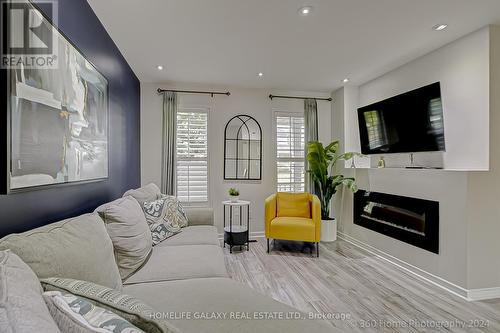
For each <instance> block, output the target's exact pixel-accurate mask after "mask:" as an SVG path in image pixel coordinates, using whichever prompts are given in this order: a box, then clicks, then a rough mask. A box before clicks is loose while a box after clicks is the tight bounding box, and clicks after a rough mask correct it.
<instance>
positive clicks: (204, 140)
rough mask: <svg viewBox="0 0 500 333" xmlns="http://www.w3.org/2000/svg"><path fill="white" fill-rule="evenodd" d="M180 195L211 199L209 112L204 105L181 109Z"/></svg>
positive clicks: (193, 199)
mask: <svg viewBox="0 0 500 333" xmlns="http://www.w3.org/2000/svg"><path fill="white" fill-rule="evenodd" d="M177 197H178V199H179V200H180V201H182V202H186V203H206V202H208V114H207V112H206V110H203V109H200V110H198V109H189V110H188V109H181V110H179V111H178V112H177Z"/></svg>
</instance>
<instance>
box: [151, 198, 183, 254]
mask: <svg viewBox="0 0 500 333" xmlns="http://www.w3.org/2000/svg"><path fill="white" fill-rule="evenodd" d="M170 202H171V200H170V199H169V197H167V196H165V197H162V198H161V199H158V200H154V201H146V202H144V203H143V205H142V209H143V210H144V215H145V216H146V221H147V222H148V224H149V229H150V230H151V237H152V238H153V246H154V245H157V244H158V243H160V242H162V241H164V240H165V239H167V238H169V237H172V236H173V235H175V234H177V233H179V232H181V230H182V229H181V225H180V224H179V218H178V216H177V215H178V213H177V210H176V209H175V208H173V207H172V205H169V203H170Z"/></svg>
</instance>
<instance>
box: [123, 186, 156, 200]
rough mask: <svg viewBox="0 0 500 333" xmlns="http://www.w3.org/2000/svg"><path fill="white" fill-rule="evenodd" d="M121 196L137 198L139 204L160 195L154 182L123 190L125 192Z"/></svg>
mask: <svg viewBox="0 0 500 333" xmlns="http://www.w3.org/2000/svg"><path fill="white" fill-rule="evenodd" d="M123 196H124V197H128V196H131V197H133V198H134V199H135V200H137V202H138V203H139V204H140V205H142V204H143V203H144V201H153V200H156V199H159V198H160V197H161V191H160V189H159V188H158V186H156V184H154V183H150V184H148V185H145V186H143V187H140V188H137V189H133V190H128V191H127V192H125V194H123Z"/></svg>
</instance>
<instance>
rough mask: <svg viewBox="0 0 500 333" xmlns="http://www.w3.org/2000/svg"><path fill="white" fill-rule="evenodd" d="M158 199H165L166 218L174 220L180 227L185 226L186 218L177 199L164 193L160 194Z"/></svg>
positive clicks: (186, 223)
mask: <svg viewBox="0 0 500 333" xmlns="http://www.w3.org/2000/svg"><path fill="white" fill-rule="evenodd" d="M160 199H163V200H165V206H166V209H167V211H168V212H167V216H166V218H167V219H169V220H171V221H174V223H176V224H178V225H179V226H180V227H181V228H184V227H187V226H188V219H187V216H186V212H185V211H184V207H182V204H181V202H180V201H179V199H177V198H176V197H174V196H172V195H166V194H162V195H161V197H160Z"/></svg>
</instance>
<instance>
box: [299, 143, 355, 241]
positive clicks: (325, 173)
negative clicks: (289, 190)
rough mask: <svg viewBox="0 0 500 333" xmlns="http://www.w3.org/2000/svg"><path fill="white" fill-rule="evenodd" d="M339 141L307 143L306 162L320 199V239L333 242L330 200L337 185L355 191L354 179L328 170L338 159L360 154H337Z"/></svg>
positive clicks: (334, 233) (334, 234) (344, 159)
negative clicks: (326, 144)
mask: <svg viewBox="0 0 500 333" xmlns="http://www.w3.org/2000/svg"><path fill="white" fill-rule="evenodd" d="M339 147H340V143H339V141H334V142H332V143H330V144H329V145H328V146H326V147H323V144H322V143H321V142H317V141H311V142H309V143H308V145H307V162H308V164H309V170H307V172H309V173H311V175H312V178H313V180H314V183H315V185H316V188H317V189H318V190H317V191H318V193H316V195H317V196H318V197H319V200H320V201H321V241H322V242H333V241H335V240H337V221H336V220H335V218H332V217H330V202H331V200H332V197H333V195H334V194H335V193H336V192H337V188H338V187H339V186H341V185H342V186H343V185H345V186H346V187H347V188H348V189H350V190H351V191H352V192H354V193H355V192H356V191H357V190H358V187H357V186H356V182H355V179H354V178H352V177H344V175H336V174H333V173H332V174H329V170H335V165H336V163H337V162H338V161H341V160H342V161H349V160H351V159H352V158H354V156H362V155H361V154H359V153H353V152H349V153H343V154H339V152H338V150H339Z"/></svg>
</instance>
